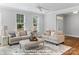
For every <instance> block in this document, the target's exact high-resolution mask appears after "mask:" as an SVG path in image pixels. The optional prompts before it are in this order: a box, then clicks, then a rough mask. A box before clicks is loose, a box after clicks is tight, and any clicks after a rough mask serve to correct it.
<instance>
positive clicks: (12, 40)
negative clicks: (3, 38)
mask: <svg viewBox="0 0 79 59" xmlns="http://www.w3.org/2000/svg"><path fill="white" fill-rule="evenodd" d="M15 33H16V37H11V35H9V42H8V43H9V45H12V44H17V43H19V41H20V40H25V39H28V38H29V35H27V34H26V33H25V31H20V32H15Z"/></svg>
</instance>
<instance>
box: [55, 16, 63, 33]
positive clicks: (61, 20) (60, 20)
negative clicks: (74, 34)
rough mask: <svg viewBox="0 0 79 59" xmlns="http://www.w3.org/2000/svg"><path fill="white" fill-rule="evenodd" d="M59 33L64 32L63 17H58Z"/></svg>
mask: <svg viewBox="0 0 79 59" xmlns="http://www.w3.org/2000/svg"><path fill="white" fill-rule="evenodd" d="M56 22H57V24H56V25H57V31H62V32H63V17H62V16H57V21H56Z"/></svg>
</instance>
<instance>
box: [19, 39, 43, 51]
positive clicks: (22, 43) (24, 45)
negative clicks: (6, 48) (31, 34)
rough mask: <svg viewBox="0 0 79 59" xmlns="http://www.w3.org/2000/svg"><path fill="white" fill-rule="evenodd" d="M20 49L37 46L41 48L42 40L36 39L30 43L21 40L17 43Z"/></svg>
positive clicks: (27, 40)
mask: <svg viewBox="0 0 79 59" xmlns="http://www.w3.org/2000/svg"><path fill="white" fill-rule="evenodd" d="M19 44H20V48H21V49H26V50H27V49H31V48H35V49H38V48H36V47H37V46H39V47H43V46H44V40H43V39H42V38H38V41H30V40H29V39H26V40H21V41H20V42H19Z"/></svg>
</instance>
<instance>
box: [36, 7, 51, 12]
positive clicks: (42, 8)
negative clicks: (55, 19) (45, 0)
mask: <svg viewBox="0 0 79 59" xmlns="http://www.w3.org/2000/svg"><path fill="white" fill-rule="evenodd" d="M37 8H38V9H39V11H40V12H43V13H48V12H49V11H50V10H49V9H47V8H44V7H41V6H37Z"/></svg>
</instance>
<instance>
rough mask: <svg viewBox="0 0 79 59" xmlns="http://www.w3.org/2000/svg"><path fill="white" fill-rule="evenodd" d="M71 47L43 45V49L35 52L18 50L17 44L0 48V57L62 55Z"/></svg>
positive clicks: (34, 50)
mask: <svg viewBox="0 0 79 59" xmlns="http://www.w3.org/2000/svg"><path fill="white" fill-rule="evenodd" d="M71 48H72V47H70V46H66V45H63V44H60V45H57V46H56V45H54V44H52V43H47V42H45V43H44V47H43V48H41V49H39V50H36V49H33V50H23V49H20V46H19V44H18V45H13V46H5V47H0V55H62V54H63V53H64V52H66V51H67V50H69V49H71Z"/></svg>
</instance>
